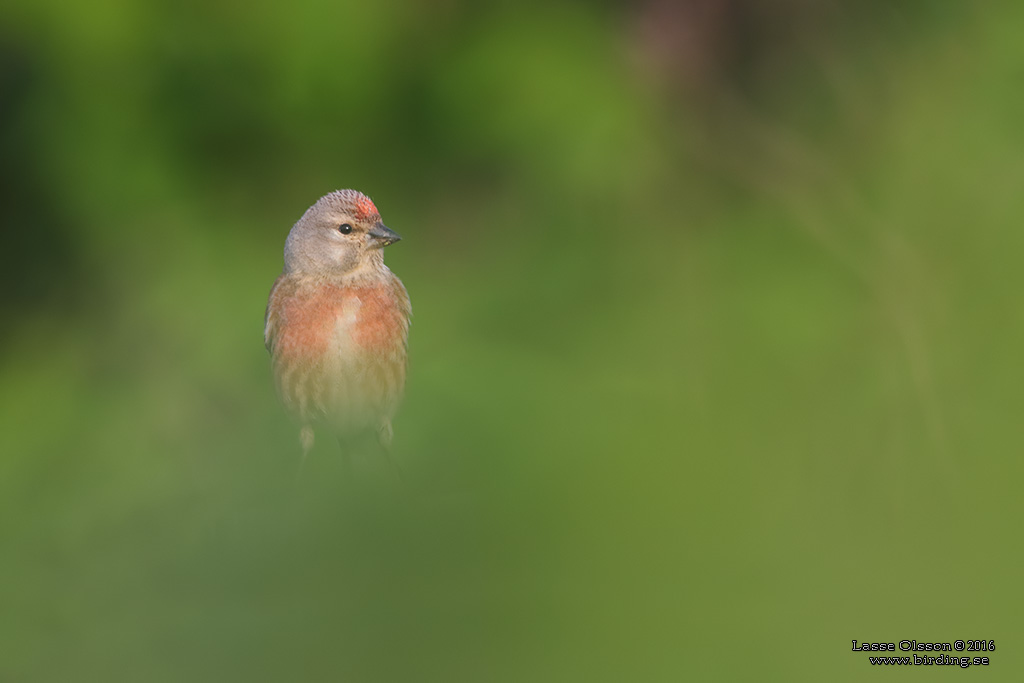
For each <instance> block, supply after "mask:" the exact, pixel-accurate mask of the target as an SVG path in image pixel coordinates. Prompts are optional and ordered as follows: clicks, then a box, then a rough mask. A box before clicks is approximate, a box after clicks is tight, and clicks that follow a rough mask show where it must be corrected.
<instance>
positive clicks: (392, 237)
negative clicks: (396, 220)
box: [369, 223, 402, 249]
mask: <svg viewBox="0 0 1024 683" xmlns="http://www.w3.org/2000/svg"><path fill="white" fill-rule="evenodd" d="M369 234H370V245H371V246H373V247H375V248H377V249H380V248H381V247H386V246H388V245H389V244H394V243H395V242H397V241H398V240H400V239H402V236H401V235H399V234H398V233H397V232H395V231H394V230H392V229H391V228H389V227H388V226H386V225H384V224H383V223H377V224H376V225H375V226H373V227H372V228H370V233H369Z"/></svg>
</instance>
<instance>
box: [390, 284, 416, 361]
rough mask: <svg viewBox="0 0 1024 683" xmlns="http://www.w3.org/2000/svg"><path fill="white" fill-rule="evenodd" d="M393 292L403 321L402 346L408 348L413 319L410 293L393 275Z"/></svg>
mask: <svg viewBox="0 0 1024 683" xmlns="http://www.w3.org/2000/svg"><path fill="white" fill-rule="evenodd" d="M391 291H392V292H394V294H395V301H396V303H397V304H398V311H399V318H400V320H401V321H402V327H403V329H402V346H408V338H409V323H410V322H411V320H410V319H411V318H412V303H411V302H410V301H409V292H407V291H406V290H405V285H403V284H402V281H401V280H399V279H398V276H397V275H395V274H394V273H391Z"/></svg>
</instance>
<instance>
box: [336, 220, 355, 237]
mask: <svg viewBox="0 0 1024 683" xmlns="http://www.w3.org/2000/svg"><path fill="white" fill-rule="evenodd" d="M338 232H340V233H341V234H342V235H347V234H349V233H350V232H352V226H351V225H349V224H348V223H342V224H341V225H339V226H338Z"/></svg>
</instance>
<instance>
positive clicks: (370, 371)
mask: <svg viewBox="0 0 1024 683" xmlns="http://www.w3.org/2000/svg"><path fill="white" fill-rule="evenodd" d="M399 239H401V238H400V237H399V236H398V234H397V233H395V232H394V231H392V230H391V229H390V228H388V227H387V226H385V225H384V223H383V222H382V221H381V218H380V212H379V211H377V207H376V206H374V204H373V202H372V201H370V198H369V197H367V196H366V195H364V194H362V193H361V192H357V191H355V190H337V191H335V192H331V193H330V194H328V195H325V196H323V197H321V198H320V199H319V200H317V202H316V203H315V204H313V206H311V207H309V209H308V210H307V211H306V213H304V214H303V215H302V217H301V218H300V219H299V220H298V222H297V223H295V225H294V226H292V229H291V231H290V232H289V233H288V239H287V240H286V241H285V245H284V272H283V273H281V275H280V276H279V277H278V278H277V281H276V282H274V286H273V288H272V289H271V290H270V299H269V300H268V301H267V312H266V317H265V320H264V323H265V327H264V342H265V344H266V347H267V350H268V351H270V355H271V361H272V367H273V374H274V381H275V384H276V387H277V393H278V395H279V396H280V398H281V401H282V402H283V403H284V405H285V408H286V409H287V410H288V412H289V413H290V414H291V415H292V417H293V418H294V419H295V420H296V421H297V422H298V424H299V425H300V432H299V441H300V443H301V444H302V453H303V460H305V457H306V456H307V455H308V454H309V451H310V449H312V447H313V440H314V435H313V426H314V425H323V426H326V427H328V428H329V429H330V430H331V431H333V432H334V434H335V435H336V436H337V437H338V439H339V441H341V442H342V445H343V447H344V444H345V442H346V441H347V440H349V439H353V438H357V437H359V436H360V435H363V434H366V433H369V432H376V435H377V439H378V440H379V442H380V444H381V445H382V446H383V447H384V448H385V449H387V447H388V446H389V445H390V443H391V437H392V428H391V420H392V418H393V417H394V415H395V411H396V410H397V408H398V404H399V402H400V401H401V398H402V393H403V390H404V387H405V373H406V362H407V351H408V337H409V316H410V314H411V306H410V303H409V294H408V293H407V292H406V290H405V286H404V285H403V284H402V281H401V280H399V279H398V277H397V276H396V275H395V274H394V273H392V272H391V271H390V270H389V269H388V267H387V266H385V265H384V251H383V248H384V247H386V246H388V245H389V244H394V243H395V242H397V241H398V240H399Z"/></svg>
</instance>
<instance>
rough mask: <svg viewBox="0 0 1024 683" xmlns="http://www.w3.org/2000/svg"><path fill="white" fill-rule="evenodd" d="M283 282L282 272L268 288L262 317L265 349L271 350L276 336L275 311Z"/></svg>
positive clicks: (278, 306) (278, 305)
mask: <svg viewBox="0 0 1024 683" xmlns="http://www.w3.org/2000/svg"><path fill="white" fill-rule="evenodd" d="M283 282H284V275H283V274H282V275H279V276H278V278H277V279H276V280H274V286H273V287H271V288H270V298H268V299H267V312H266V314H265V315H264V318H263V345H264V346H266V347H267V351H273V346H274V337H276V336H277V319H278V315H277V312H278V309H279V308H280V305H281V304H280V301H279V299H280V298H281V294H282V292H281V284H282V283H283Z"/></svg>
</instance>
